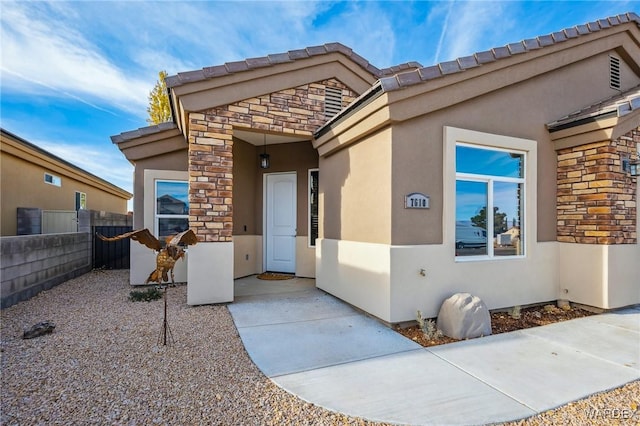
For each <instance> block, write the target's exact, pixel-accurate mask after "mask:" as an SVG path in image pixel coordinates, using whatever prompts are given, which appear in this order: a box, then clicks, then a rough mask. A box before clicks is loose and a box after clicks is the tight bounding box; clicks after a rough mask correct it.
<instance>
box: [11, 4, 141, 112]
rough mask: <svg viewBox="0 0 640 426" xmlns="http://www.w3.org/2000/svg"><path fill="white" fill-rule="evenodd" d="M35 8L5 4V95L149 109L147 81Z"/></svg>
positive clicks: (26, 5)
mask: <svg viewBox="0 0 640 426" xmlns="http://www.w3.org/2000/svg"><path fill="white" fill-rule="evenodd" d="M30 6H31V3H25V4H23V3H4V4H3V11H2V18H1V19H2V21H1V22H2V26H1V30H0V31H1V33H0V36H1V37H2V81H3V83H2V84H3V91H9V92H26V93H30V94H39V95H41V96H60V95H62V96H68V97H71V98H75V99H79V100H81V101H82V102H84V103H86V104H89V105H95V104H98V103H100V102H107V103H109V104H111V105H113V106H116V107H118V108H120V109H122V110H125V111H139V110H140V109H141V107H143V106H145V105H146V103H147V101H146V95H147V93H148V90H149V86H148V83H147V82H145V81H142V80H140V79H136V78H131V77H130V76H127V75H125V74H124V73H123V72H122V71H121V70H120V69H118V68H117V67H115V66H114V65H113V64H112V63H111V61H110V60H109V59H108V58H106V57H104V56H103V55H101V53H100V51H99V50H98V49H97V48H96V47H95V46H94V45H92V44H91V43H90V42H89V41H88V40H87V39H86V38H85V37H84V36H83V35H82V34H81V33H79V32H78V31H76V30H74V29H73V28H70V27H67V26H64V25H63V24H62V23H61V22H58V21H56V20H55V19H53V20H45V19H43V18H44V17H43V16H42V13H41V11H40V10H35V9H33V10H32V9H29V7H30ZM38 6H39V5H38ZM30 12H34V13H30ZM52 91H53V93H52ZM96 99H97V100H99V101H96ZM142 110H143V111H144V109H143V108H142Z"/></svg>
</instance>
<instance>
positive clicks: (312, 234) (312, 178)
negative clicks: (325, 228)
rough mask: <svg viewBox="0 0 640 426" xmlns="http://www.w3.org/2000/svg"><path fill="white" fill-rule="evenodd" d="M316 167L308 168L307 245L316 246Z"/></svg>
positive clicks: (317, 192)
mask: <svg viewBox="0 0 640 426" xmlns="http://www.w3.org/2000/svg"><path fill="white" fill-rule="evenodd" d="M319 174H320V172H319V171H318V169H313V170H309V247H315V246H316V239H317V238H318V194H319V191H318V178H319Z"/></svg>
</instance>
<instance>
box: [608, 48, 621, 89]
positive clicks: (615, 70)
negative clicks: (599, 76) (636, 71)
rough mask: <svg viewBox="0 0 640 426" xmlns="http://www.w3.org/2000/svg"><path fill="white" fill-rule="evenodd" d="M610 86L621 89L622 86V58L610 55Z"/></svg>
mask: <svg viewBox="0 0 640 426" xmlns="http://www.w3.org/2000/svg"><path fill="white" fill-rule="evenodd" d="M609 86H610V87H611V88H612V89H615V90H620V88H621V87H622V84H621V80H620V58H616V57H615V56H609Z"/></svg>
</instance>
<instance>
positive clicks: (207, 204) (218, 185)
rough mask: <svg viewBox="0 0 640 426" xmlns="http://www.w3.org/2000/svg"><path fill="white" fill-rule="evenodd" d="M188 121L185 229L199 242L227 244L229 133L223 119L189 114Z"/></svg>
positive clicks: (230, 208)
mask: <svg viewBox="0 0 640 426" xmlns="http://www.w3.org/2000/svg"><path fill="white" fill-rule="evenodd" d="M189 121H190V127H189V226H190V227H191V228H192V229H193V230H194V231H195V232H196V234H197V235H198V240H200V241H204V242H228V241H231V234H232V229H233V140H232V132H233V130H232V128H231V125H230V124H228V118H227V117H220V116H205V114H199V113H191V114H189Z"/></svg>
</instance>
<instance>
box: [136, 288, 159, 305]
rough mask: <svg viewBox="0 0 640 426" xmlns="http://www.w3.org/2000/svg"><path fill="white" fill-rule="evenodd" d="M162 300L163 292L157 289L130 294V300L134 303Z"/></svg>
mask: <svg viewBox="0 0 640 426" xmlns="http://www.w3.org/2000/svg"><path fill="white" fill-rule="evenodd" d="M160 298H162V292H161V291H160V290H159V289H158V288H157V287H151V288H148V289H146V290H144V291H143V290H134V291H132V292H130V293H129V300H131V301H132V302H151V301H153V300H158V299H160Z"/></svg>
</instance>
